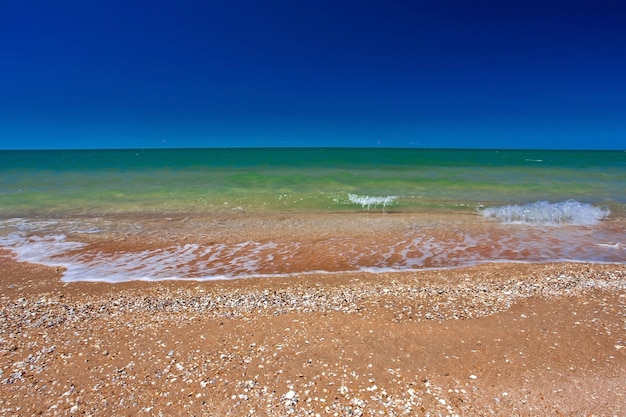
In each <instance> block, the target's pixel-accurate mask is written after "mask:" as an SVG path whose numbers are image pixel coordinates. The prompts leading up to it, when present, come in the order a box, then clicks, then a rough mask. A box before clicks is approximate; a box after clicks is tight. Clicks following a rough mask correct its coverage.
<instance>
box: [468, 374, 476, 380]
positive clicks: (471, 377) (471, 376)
mask: <svg viewBox="0 0 626 417" xmlns="http://www.w3.org/2000/svg"><path fill="white" fill-rule="evenodd" d="M469 377H470V379H478V377H477V376H476V375H474V374H472V375H470V376H469Z"/></svg>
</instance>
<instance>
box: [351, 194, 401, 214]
mask: <svg viewBox="0 0 626 417" xmlns="http://www.w3.org/2000/svg"><path fill="white" fill-rule="evenodd" d="M397 198H398V197H396V196H393V195H388V196H384V197H370V196H368V195H356V194H348V200H349V201H350V202H351V203H354V204H359V205H361V207H363V208H366V207H367V209H368V210H369V209H370V208H371V207H374V208H376V207H378V206H379V205H380V206H382V207H383V208H385V207H386V206H388V205H390V204H393V203H394V201H396V199H397Z"/></svg>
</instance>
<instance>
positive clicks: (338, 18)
mask: <svg viewBox="0 0 626 417" xmlns="http://www.w3.org/2000/svg"><path fill="white" fill-rule="evenodd" d="M625 22H626V5H624V4H623V2H622V1H601V0H598V1H591V0H588V1H582V2H580V1H575V0H573V1H549V0H537V1H516V2H506V1H502V0H498V1H480V0H478V1H445V0H432V1H419V0H416V1H395V0H384V1H383V0H381V1H368V0H358V1H352V0H349V1H339V0H332V1H327V0H317V1H311V2H304V1H302V2H301V1H293V0H291V1H287V0H280V1H277V0H266V1H257V0H214V1H211V0H205V1H189V0H176V1H174V0H172V1H169V2H165V1H159V0H156V1H135V0H124V1H118V0H87V1H85V0H0V61H1V62H0V149H8V148H22V149H23V148H94V147H95V148H100V147H210V146H385V147H396V146H401V147H495V148H579V149H580V148H582V149H588V148H595V149H625V148H626V28H625V27H626V26H625V25H626V23H625Z"/></svg>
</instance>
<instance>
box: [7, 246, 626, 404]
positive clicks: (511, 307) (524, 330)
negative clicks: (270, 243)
mask: <svg viewBox="0 0 626 417" xmlns="http://www.w3.org/2000/svg"><path fill="white" fill-rule="evenodd" d="M0 255H1V254H0ZM0 271H2V276H3V278H2V280H1V281H0V286H1V294H2V296H1V299H0V300H1V304H2V311H3V313H2V315H1V316H0V317H1V320H0V338H1V340H2V341H1V342H0V369H1V370H2V374H1V375H0V415H33V414H37V413H42V414H43V415H67V414H75V415H78V414H84V415H119V414H120V413H122V414H123V413H126V414H142V415H155V416H156V415H159V414H160V413H163V414H169V415H180V414H189V415H207V416H210V415H215V416H220V415H267V416H279V415H280V416H282V415H316V414H319V415H329V414H330V415H333V414H334V413H337V415H377V414H378V413H379V412H383V413H384V414H385V415H403V414H408V415H425V414H426V413H428V412H430V413H432V414H441V415H485V414H495V415H548V414H555V413H557V414H558V413H562V414H596V415H619V414H623V413H626V401H625V398H624V394H623V392H625V391H626V376H625V375H626V321H625V320H626V319H625V318H626V265H616V264H612V265H606V264H586V263H576V264H574V263H545V264H528V263H506V264H499V263H490V264H482V265H476V266H473V267H465V268H455V269H444V270H441V269H440V270H429V271H418V272H399V273H377V274H368V273H354V274H335V275H327V274H324V275H322V276H319V275H306V276H296V277H293V278H254V279H238V280H220V281H203V282H198V281H193V282H189V281H187V282H186V281H159V282H140V281H133V282H124V283H116V284H108V283H97V282H73V283H64V282H61V279H60V277H61V271H60V270H56V269H55V268H50V267H45V266H41V265H34V264H28V263H20V262H15V261H14V260H13V259H11V258H10V257H7V256H4V257H2V256H0Z"/></svg>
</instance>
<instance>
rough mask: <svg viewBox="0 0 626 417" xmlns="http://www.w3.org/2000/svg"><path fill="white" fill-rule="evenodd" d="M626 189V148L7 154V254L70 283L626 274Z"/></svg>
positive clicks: (0, 204) (3, 162)
mask: <svg viewBox="0 0 626 417" xmlns="http://www.w3.org/2000/svg"><path fill="white" fill-rule="evenodd" d="M625 191H626V152H621V151H546V150H538V151H527V150H524V151H521V150H431V149H334V148H331V149H162V150H160V149H150V150H73V151H60V150H59V151H0V246H1V247H4V248H5V249H8V250H9V251H10V253H11V256H16V257H17V258H18V259H20V260H28V261H31V262H39V263H44V264H50V265H62V266H64V267H66V268H67V273H66V276H65V279H67V280H79V279H88V280H105V281H123V280H129V279H148V280H154V279H174V278H181V279H184V278H193V279H215V278H236V277H250V276H259V275H285V276H290V275H293V274H298V273H311V272H314V271H318V272H319V271H322V272H337V271H340V272H342V271H343V272H352V271H362V270H368V271H386V270H410V269H420V268H431V267H435V268H439V267H455V266H463V265H471V264H475V263H480V262H491V261H530V262H537V261H551V260H559V261H563V260H565V261H577V262H580V261H593V262H620V263H623V262H626V242H624V240H626V239H625V238H624V236H626V228H625V227H624V225H625V224H626V192H625ZM131 243H132V244H131ZM138 259H139V261H138Z"/></svg>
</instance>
